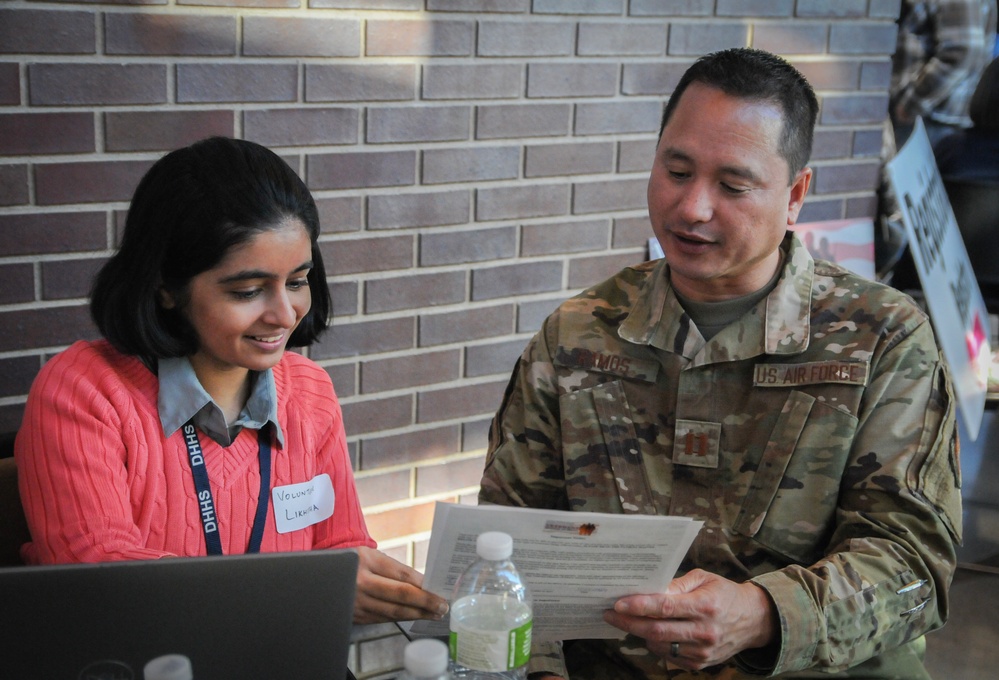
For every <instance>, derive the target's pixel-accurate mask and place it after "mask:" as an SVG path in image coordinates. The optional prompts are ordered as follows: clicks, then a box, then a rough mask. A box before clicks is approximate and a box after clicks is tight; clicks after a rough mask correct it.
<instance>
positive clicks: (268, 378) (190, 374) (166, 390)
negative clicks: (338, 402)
mask: <svg viewBox="0 0 999 680" xmlns="http://www.w3.org/2000/svg"><path fill="white" fill-rule="evenodd" d="M250 375H251V380H252V381H253V385H252V386H251V388H250V397H249V399H247V400H246V405H245V406H243V410H242V411H240V413H239V417H238V418H236V421H235V422H234V423H233V424H232V425H231V426H228V427H227V426H226V422H225V416H224V415H223V413H222V409H221V408H219V406H218V405H217V404H216V403H215V402H214V401H213V400H212V398H211V396H210V395H209V394H208V392H206V391H205V388H204V387H202V386H201V382H200V381H199V380H198V376H197V375H195V373H194V368H192V367H191V362H190V361H188V359H187V357H180V358H175V359H160V360H159V370H158V376H159V382H160V392H159V397H158V401H157V405H158V409H159V413H160V423H161V424H162V425H163V434H164V435H165V436H167V437H169V436H171V435H172V434H173V433H174V432H176V431H177V430H179V429H180V428H181V427H183V426H184V424H185V423H186V422H187V421H188V420H192V419H193V420H194V425H195V426H196V427H197V428H198V429H200V430H201V431H202V432H204V433H205V434H207V435H208V436H209V437H211V438H212V439H213V440H215V441H216V442H218V443H219V444H220V445H221V446H229V445H230V444H232V442H233V440H234V439H235V438H236V437H237V436H238V435H239V433H240V431H242V429H243V428H244V427H248V428H250V429H252V430H259V429H260V428H261V427H263V426H264V424H265V423H267V422H270V423H271V424H272V425H273V426H274V433H275V435H276V436H277V440H278V442H279V444H280V445H281V446H284V433H283V432H282V431H281V425H280V424H279V423H278V418H277V388H276V387H275V386H274V373H273V372H272V371H271V369H267V370H266V371H263V372H257V371H251V372H250Z"/></svg>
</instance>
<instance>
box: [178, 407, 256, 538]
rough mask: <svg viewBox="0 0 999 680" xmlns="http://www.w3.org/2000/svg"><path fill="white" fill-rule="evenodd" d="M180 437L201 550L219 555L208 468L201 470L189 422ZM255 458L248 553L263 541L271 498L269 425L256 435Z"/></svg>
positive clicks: (194, 433)
mask: <svg viewBox="0 0 999 680" xmlns="http://www.w3.org/2000/svg"><path fill="white" fill-rule="evenodd" d="M183 433H184V443H185V444H186V445H187V459H188V461H189V462H190V463H191V475H192V476H193V477H194V491H195V493H197V494H198V506H199V509H200V511H201V528H202V529H203V530H204V533H205V548H206V549H207V550H208V554H209V555H221V554H222V539H221V538H219V518H218V515H217V514H216V512H215V498H214V497H213V496H212V485H211V482H210V481H209V480H208V468H206V467H205V455H204V453H202V451H201V440H199V439H198V432H197V430H196V429H195V427H194V421H193V420H189V421H187V423H186V424H185V425H184V429H183ZM257 458H258V459H259V461H260V495H259V496H258V497H257V512H256V514H255V515H254V517H253V529H252V530H251V532H250V544H249V545H248V546H247V548H246V552H248V553H255V552H260V542H261V540H262V539H263V537H264V525H265V524H266V523H267V506H268V503H269V502H270V495H271V494H270V487H271V430H270V423H265V424H264V426H263V427H261V428H260V430H259V431H258V432H257Z"/></svg>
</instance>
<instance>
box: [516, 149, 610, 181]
mask: <svg viewBox="0 0 999 680" xmlns="http://www.w3.org/2000/svg"><path fill="white" fill-rule="evenodd" d="M525 153H526V158H527V161H526V163H525V167H524V176H525V177H552V176H557V175H589V174H595V173H607V172H611V171H612V170H613V169H614V144H613V142H578V141H577V142H573V143H570V144H535V145H530V146H527V147H525Z"/></svg>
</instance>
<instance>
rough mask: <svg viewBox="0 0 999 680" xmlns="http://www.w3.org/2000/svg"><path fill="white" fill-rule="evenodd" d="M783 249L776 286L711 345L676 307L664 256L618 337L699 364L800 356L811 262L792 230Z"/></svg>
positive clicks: (806, 325) (806, 321) (806, 323)
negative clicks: (735, 338) (760, 357)
mask: <svg viewBox="0 0 999 680" xmlns="http://www.w3.org/2000/svg"><path fill="white" fill-rule="evenodd" d="M781 248H782V249H783V250H784V252H786V253H787V257H785V259H784V265H783V272H782V273H781V276H780V278H779V280H778V281H777V285H776V287H775V288H774V289H773V290H772V291H771V292H770V294H769V295H768V296H767V297H766V298H764V299H763V300H761V301H760V302H759V304H757V305H756V306H755V307H754V308H753V309H752V310H750V311H749V312H748V313H747V314H746V315H744V316H743V317H742V318H741V319H740V320H739V321H737V322H735V323H733V324H731V325H730V326H728V327H727V328H725V329H723V330H722V331H721V332H719V333H718V335H716V336H715V337H714V338H713V339H712V341H711V342H710V343H706V342H705V341H704V338H702V337H701V335H700V333H698V331H697V329H696V327H694V325H693V323H692V322H691V320H690V317H689V316H688V315H687V313H686V312H685V311H684V310H683V307H682V306H681V305H680V301H679V300H678V299H677V297H676V293H675V292H674V291H673V288H672V286H671V285H670V283H669V265H668V264H667V263H666V261H665V259H662V260H660V261H659V262H658V264H657V265H656V266H655V268H654V269H653V270H652V272H651V273H650V275H649V277H648V278H647V279H646V281H645V284H644V287H643V290H642V292H641V294H640V295H639V296H638V299H637V300H636V302H635V305H634V307H633V308H632V310H631V312H630V313H629V314H628V316H627V318H625V319H624V321H623V322H622V323H621V325H620V326H619V328H618V334H619V336H620V337H621V338H622V339H624V340H627V341H628V342H633V343H636V344H643V345H652V346H653V347H657V348H659V349H662V350H665V351H669V352H675V353H677V354H681V355H683V356H685V357H687V358H689V359H691V360H693V361H694V363H698V364H700V363H714V362H716V361H734V360H737V359H742V358H747V357H751V356H757V355H760V354H775V355H794V354H800V353H801V352H803V351H805V349H807V348H808V340H809V335H810V333H809V329H810V322H811V317H810V314H809V310H810V308H811V301H812V299H811V298H812V280H813V278H814V276H815V263H814V261H813V260H812V256H811V255H810V254H809V252H808V249H807V248H805V246H804V244H802V243H801V241H800V240H799V239H798V237H797V235H796V234H795V233H794V232H791V231H789V232H788V233H787V234H786V235H785V237H784V241H783V243H782V244H781ZM754 319H759V320H762V323H761V322H760V321H754ZM732 333H735V334H737V341H732V338H733V337H735V336H732Z"/></svg>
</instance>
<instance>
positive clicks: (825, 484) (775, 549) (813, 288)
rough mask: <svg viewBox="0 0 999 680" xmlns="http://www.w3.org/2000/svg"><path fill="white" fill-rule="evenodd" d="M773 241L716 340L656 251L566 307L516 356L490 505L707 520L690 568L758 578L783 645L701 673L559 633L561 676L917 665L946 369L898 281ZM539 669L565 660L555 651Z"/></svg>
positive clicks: (936, 598)
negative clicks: (774, 261)
mask: <svg viewBox="0 0 999 680" xmlns="http://www.w3.org/2000/svg"><path fill="white" fill-rule="evenodd" d="M782 247H783V249H784V251H785V253H786V257H785V265H784V271H783V273H782V275H781V277H780V279H779V280H778V282H777V284H776V287H775V289H774V290H773V291H772V292H771V293H770V294H769V295H768V296H767V297H766V298H764V299H763V300H762V301H761V302H760V303H758V304H757V305H756V306H755V307H754V308H752V309H751V310H750V311H749V312H747V313H746V314H745V315H743V316H742V318H740V319H739V320H738V321H737V322H735V323H733V324H731V325H730V326H727V327H726V328H724V329H722V330H721V331H720V332H719V333H718V334H717V335H715V336H714V338H713V339H712V340H711V341H710V342H705V341H704V339H703V338H702V337H701V335H700V334H699V332H698V330H697V328H696V327H695V326H694V325H693V323H692V322H691V320H690V317H689V316H688V315H687V314H686V313H685V312H684V310H683V308H682V307H681V306H680V304H679V303H678V301H677V298H676V296H675V294H674V293H673V292H672V290H671V288H670V285H669V283H668V269H667V265H666V263H665V262H664V261H663V260H659V261H657V262H648V263H645V264H641V265H638V266H635V267H631V268H627V269H625V270H623V271H621V272H620V273H618V274H617V275H616V276H615V277H613V278H611V279H609V280H608V281H605V282H604V283H601V284H599V285H597V286H596V287H594V288H592V289H590V290H587V291H585V292H583V293H581V294H580V295H578V296H577V297H575V298H572V299H570V300H568V301H566V302H564V303H563V304H562V305H561V306H560V308H559V309H558V310H557V311H556V312H555V313H553V314H552V315H551V316H550V317H549V318H548V319H547V320H546V321H545V323H544V324H543V327H542V329H541V330H540V331H539V332H538V334H537V335H536V336H535V337H534V338H533V339H532V341H531V342H530V343H529V345H528V346H527V348H526V349H525V351H524V353H523V355H522V356H521V358H520V360H519V362H518V364H517V367H516V369H515V370H514V374H513V377H512V379H511V382H510V384H509V386H508V388H507V392H506V395H505V397H504V401H503V404H502V406H501V408H500V410H499V412H498V413H497V415H496V418H495V420H494V422H493V424H492V428H491V430H490V444H489V453H488V457H487V461H486V467H485V472H484V476H483V478H482V488H481V492H480V496H479V499H480V502H483V503H498V504H506V505H520V506H528V507H541V508H560V509H568V510H577V511H594V512H610V513H645V514H662V515H683V516H691V517H694V518H697V519H700V520H703V521H704V523H705V524H704V527H703V528H702V530H701V532H700V534H699V535H698V537H697V539H696V540H695V542H694V544H693V546H692V548H691V550H690V552H689V554H688V556H687V559H686V560H685V562H684V564H683V565H682V567H681V571H686V570H689V569H692V568H694V567H700V568H703V569H706V570H708V571H712V572H714V573H717V574H720V575H722V576H725V577H727V578H729V579H732V580H735V581H739V582H742V581H745V580H747V579H751V580H752V581H753V582H755V583H756V584H757V585H759V586H761V587H762V588H764V589H765V590H766V591H767V592H768V593H769V595H770V596H771V598H772V600H773V602H774V603H775V605H776V608H777V612H778V615H779V623H780V635H781V638H780V640H779V643H778V644H775V645H774V649H769V650H768V651H767V653H760V650H750V651H749V653H744V654H742V655H739V656H737V657H736V658H734V659H732V660H731V661H730V662H729V663H727V664H724V665H721V666H717V667H714V668H712V669H709V670H707V671H703V672H701V673H689V672H683V671H680V670H670V667H668V666H667V665H666V664H665V663H664V662H663V661H662V660H661V659H659V658H658V657H655V656H654V655H652V654H651V653H650V652H649V651H648V650H647V649H645V647H644V644H643V641H642V640H641V639H639V638H636V637H631V636H629V637H626V638H624V639H623V640H621V641H615V640H607V641H585V642H575V643H568V644H566V645H565V652H566V653H565V661H566V662H567V663H568V664H569V666H568V672H569V674H570V675H572V677H573V678H576V677H581V678H583V677H593V678H604V677H615V678H621V677H636V678H643V677H644V678H667V677H669V678H701V677H711V678H741V677H745V676H746V675H747V674H772V675H781V677H795V678H800V677H850V678H857V677H864V678H889V677H903V678H907V679H909V678H916V677H925V671H924V670H923V667H922V662H921V653H922V650H923V649H924V647H923V644H924V643H923V640H922V638H921V636H922V635H923V633H925V632H927V631H929V630H932V629H934V628H937V627H939V626H940V625H942V623H943V621H944V620H945V619H946V615H947V589H948V586H949V584H950V581H951V578H952V576H953V570H954V566H955V542H957V541H959V540H960V532H961V527H960V521H961V502H960V495H959V487H960V472H959V465H958V460H957V455H958V452H957V437H956V434H955V420H954V418H955V416H954V399H953V396H952V392H951V386H950V380H949V375H948V372H947V370H946V367H945V365H944V362H943V360H942V358H941V356H940V355H939V354H938V349H937V345H936V341H935V337H934V335H933V331H932V329H931V326H930V323H929V319H928V318H927V316H926V315H925V314H924V313H923V312H922V311H921V310H920V309H919V308H918V307H917V306H916V305H914V304H913V302H912V301H911V300H910V299H909V298H908V297H906V296H904V295H902V294H900V293H899V292H897V291H896V290H894V289H891V288H888V287H886V286H882V285H880V284H875V283H872V282H870V281H868V280H866V279H863V278H861V277H858V276H856V275H853V274H851V273H849V272H848V271H846V270H845V269H842V268H841V267H838V266H835V265H832V264H829V263H826V262H822V261H814V260H813V259H812V257H811V255H809V253H808V251H807V250H806V249H805V247H804V246H803V245H802V244H801V242H800V241H799V240H798V238H797V237H796V236H793V235H790V234H789V235H788V236H787V237H786V238H785V241H784V244H783V246H782ZM574 655H581V656H579V658H578V659H577V662H576V663H573V659H572V657H573V656H574ZM754 658H755V663H754V662H753V659H754ZM763 659H765V661H764V660H763ZM531 664H532V665H531V667H530V670H531V672H532V673H533V672H537V671H542V670H544V671H549V672H553V673H556V674H559V675H563V676H565V675H566V673H567V670H566V667H564V666H563V665H562V658H561V653H560V650H559V645H549V646H547V647H545V646H542V645H539V646H537V647H536V649H535V650H534V654H533V657H532V661H531ZM858 664H859V666H858ZM851 667H853V668H851ZM577 669H578V670H577ZM847 669H849V670H847ZM820 670H821V671H823V672H819V671H820ZM830 671H834V672H835V673H834V674H833V675H829V672H830Z"/></svg>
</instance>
